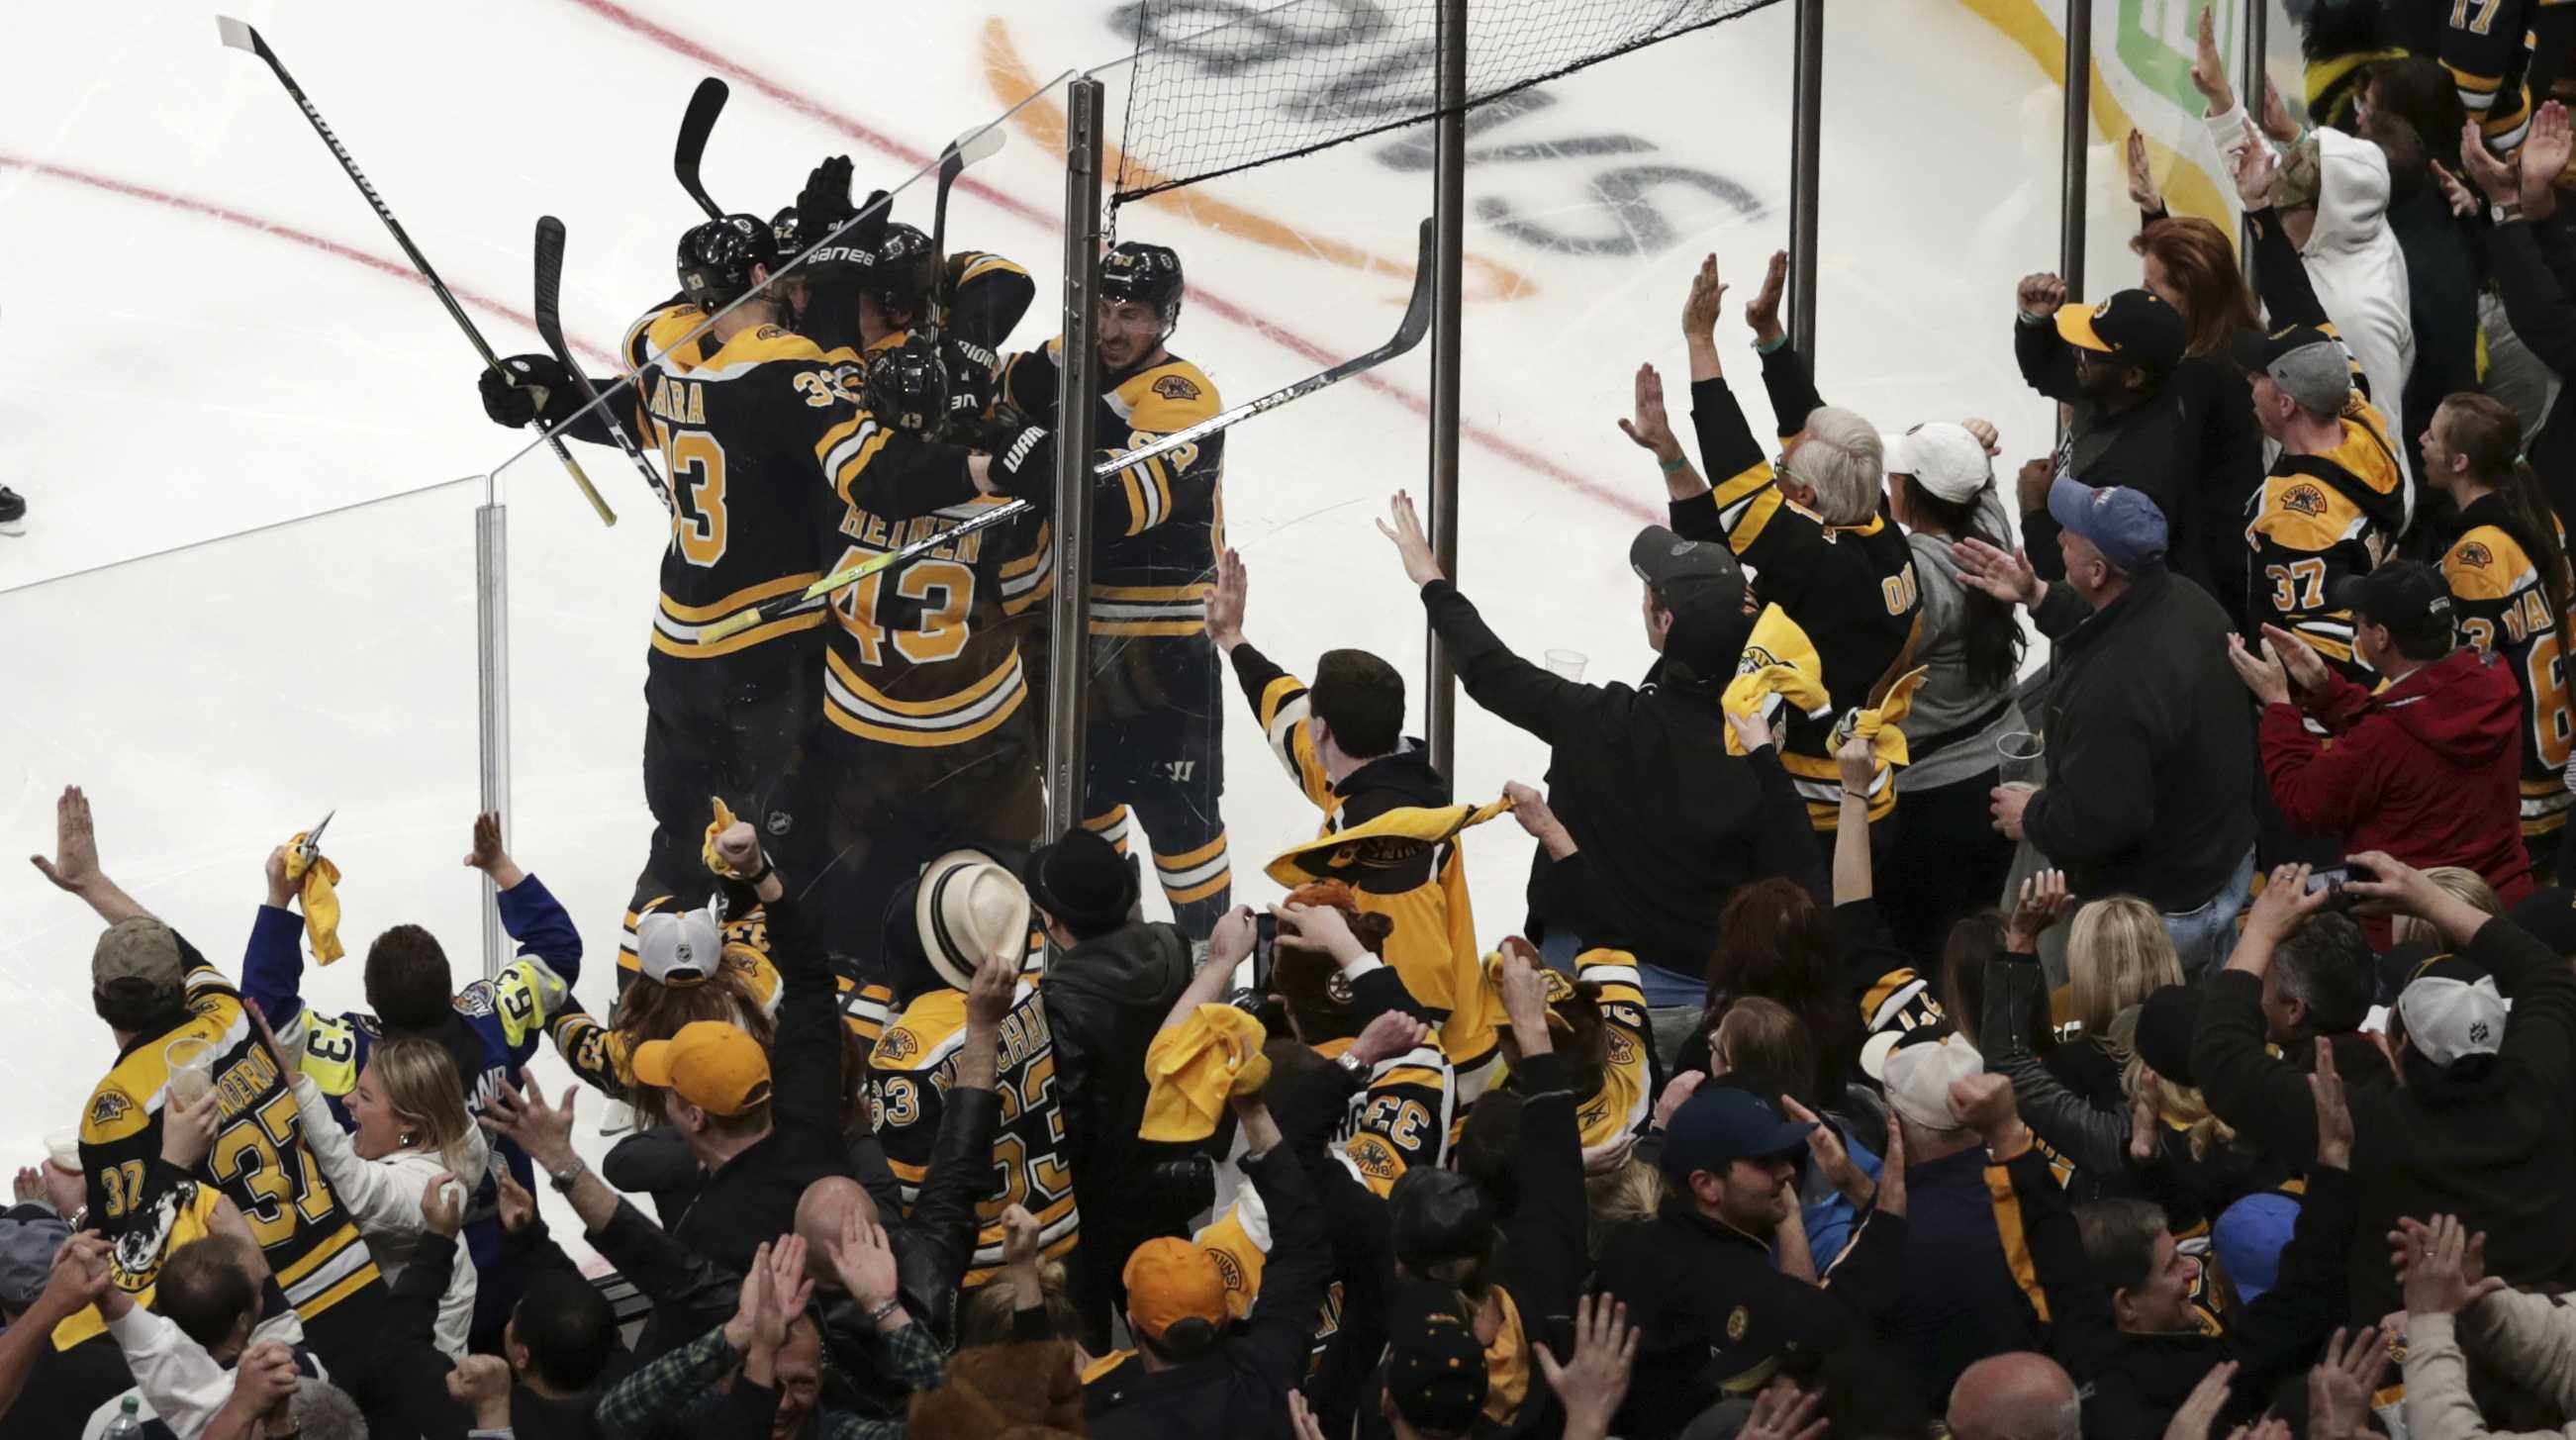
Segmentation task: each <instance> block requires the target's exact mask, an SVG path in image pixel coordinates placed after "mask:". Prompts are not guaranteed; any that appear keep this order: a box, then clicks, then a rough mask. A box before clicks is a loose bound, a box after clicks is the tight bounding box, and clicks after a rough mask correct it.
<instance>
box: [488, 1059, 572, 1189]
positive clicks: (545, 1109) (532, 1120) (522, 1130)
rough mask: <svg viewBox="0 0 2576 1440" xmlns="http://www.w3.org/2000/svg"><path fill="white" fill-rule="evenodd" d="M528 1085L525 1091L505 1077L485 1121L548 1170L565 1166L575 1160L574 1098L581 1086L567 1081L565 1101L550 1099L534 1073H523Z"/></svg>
mask: <svg viewBox="0 0 2576 1440" xmlns="http://www.w3.org/2000/svg"><path fill="white" fill-rule="evenodd" d="M520 1078H522V1079H524V1080H525V1081H527V1085H528V1088H527V1089H526V1091H525V1092H522V1091H521V1090H520V1089H519V1088H518V1087H517V1086H515V1085H512V1084H511V1083H510V1082H508V1081H506V1080H504V1081H502V1082H501V1089H500V1092H499V1093H498V1094H495V1095H494V1096H493V1097H492V1100H491V1103H490V1104H489V1105H487V1106H485V1107H484V1111H483V1115H482V1116H481V1123H482V1126H483V1128H484V1129H486V1130H489V1131H491V1132H492V1133H493V1134H495V1135H502V1136H506V1137H508V1138H509V1139H511V1140H512V1141H515V1142H516V1143H517V1144H518V1147H519V1148H520V1149H522V1150H525V1151H526V1152H528V1158H529V1159H531V1160H534V1161H536V1162H537V1163H538V1164H540V1165H542V1166H544V1167H546V1168H547V1169H548V1170H561V1169H562V1168H564V1167H565V1166H567V1165H569V1164H571V1163H572V1162H573V1159H574V1156H573V1148H572V1102H573V1097H574V1096H575V1095H577V1094H579V1093H580V1091H581V1086H580V1085H579V1084H577V1083H575V1082H573V1081H569V1080H567V1081H565V1082H564V1092H563V1104H561V1105H560V1106H555V1105H548V1104H547V1103H546V1092H545V1091H544V1090H543V1089H542V1088H540V1087H539V1086H538V1084H537V1077H536V1076H534V1075H523V1076H522V1077H520Z"/></svg>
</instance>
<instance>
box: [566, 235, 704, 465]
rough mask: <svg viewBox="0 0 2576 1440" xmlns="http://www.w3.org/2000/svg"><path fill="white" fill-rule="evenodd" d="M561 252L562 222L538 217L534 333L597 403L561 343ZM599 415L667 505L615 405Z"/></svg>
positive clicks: (588, 398) (588, 402)
mask: <svg viewBox="0 0 2576 1440" xmlns="http://www.w3.org/2000/svg"><path fill="white" fill-rule="evenodd" d="M563 252H564V223H563V222H562V221H561V220H558V219H556V218H555V217H553V216H552V215H541V216H539V217H537V304H536V315H537V335H538V338H540V339H542V340H544V341H545V342H546V349H547V350H548V351H550V352H552V354H553V355H554V357H555V362H556V363H557V364H560V365H561V366H563V367H564V369H565V370H567V371H570V372H571V374H572V383H573V384H574V386H575V387H577V388H578V389H579V390H580V391H581V398H582V400H583V402H584V403H585V405H597V404H598V403H599V387H598V386H596V385H593V384H591V383H590V377H589V376H588V375H585V374H583V373H582V370H581V366H580V365H578V364H576V363H574V361H573V358H572V347H571V346H569V345H566V344H565V343H564V335H563V313H562V311H561V309H560V306H559V302H560V301H561V299H562V295H563ZM637 383H639V384H640V383H642V382H641V381H638V382H637ZM599 418H600V420H601V422H602V423H604V424H606V425H607V426H608V433H609V436H610V438H612V439H614V440H615V441H616V442H617V448H618V449H620V450H623V451H625V452H626V458H627V459H629V460H632V461H634V462H635V468H636V469H637V470H638V471H641V472H642V473H643V476H644V483H645V484H647V485H650V486H652V487H653V493H654V495H656V496H657V497H659V498H660V499H661V501H662V503H663V504H664V505H665V506H667V505H669V504H670V503H671V495H670V492H669V491H668V490H667V489H665V488H664V487H663V484H662V472H660V471H659V470H656V469H654V468H653V462H652V461H650V460H647V459H645V458H644V452H643V451H641V450H639V449H637V448H635V441H634V440H633V439H632V438H631V437H629V436H628V435H627V433H626V427H625V426H624V425H621V424H619V423H618V421H617V412H616V408H615V407H614V406H605V405H603V406H600V409H599Z"/></svg>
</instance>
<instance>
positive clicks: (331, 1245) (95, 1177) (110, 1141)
mask: <svg viewBox="0 0 2576 1440" xmlns="http://www.w3.org/2000/svg"><path fill="white" fill-rule="evenodd" d="M180 953H181V955H182V957H183V958H184V960H185V961H186V964H187V966H188V969H187V986H188V992H187V993H188V1009H189V1012H190V1014H189V1019H188V1022H187V1023H186V1024H184V1025H180V1026H178V1027H176V1028H174V1029H171V1030H166V1031H163V1032H162V1033H160V1034H158V1035H154V1036H150V1037H148V1038H146V1039H142V1040H138V1041H136V1042H135V1043H134V1044H132V1045H130V1046H128V1047H127V1048H126V1050H125V1053H124V1054H122V1055H120V1056H118V1057H117V1061H116V1064H115V1066H114V1067H113V1068H111V1069H110V1070H109V1071H108V1072H107V1076H106V1078H105V1079H102V1080H101V1081H99V1082H98V1087H97V1088H96V1089H95V1090H93V1091H91V1092H90V1097H89V1104H88V1105H87V1107H85V1108H84V1109H83V1110H82V1111H81V1129H80V1153H81V1168H82V1169H83V1170H84V1171H85V1172H87V1174H88V1177H89V1216H90V1224H91V1227H92V1228H94V1229H97V1230H100V1231H102V1232H104V1233H105V1234H106V1235H107V1236H108V1238H109V1239H111V1240H113V1241H114V1242H115V1255H114V1260H113V1262H112V1263H111V1265H110V1267H109V1275H110V1279H111V1281H112V1283H114V1284H115V1285H116V1286H117V1287H118V1288H119V1289H122V1290H124V1291H125V1292H126V1293H127V1294H128V1295H131V1296H133V1297H135V1299H136V1301H137V1303H141V1302H142V1301H143V1300H144V1299H145V1298H146V1297H148V1295H149V1293H150V1291H151V1288H152V1285H153V1282H154V1280H155V1279H156V1278H157V1277H158V1276H159V1274H160V1270H161V1262H162V1261H163V1260H164V1259H165V1258H167V1254H168V1248H169V1244H170V1241H171V1239H172V1236H173V1233H174V1230H175V1229H177V1228H178V1227H179V1226H180V1224H181V1222H182V1220H183V1218H184V1217H186V1216H188V1215H189V1214H191V1213H192V1212H195V1211H197V1210H198V1209H199V1206H198V1197H197V1193H196V1192H197V1189H198V1187H200V1186H211V1188H214V1189H217V1190H220V1191H221V1192H222V1193H223V1194H225V1195H227V1196H229V1197H231V1199H232V1202H233V1203H234V1204H235V1205H237V1206H239V1207H241V1212H242V1216H243V1218H244V1219H246V1220H247V1221H249V1223H250V1230H251V1234H252V1236H253V1237H254V1238H256V1239H257V1240H258V1241H259V1245H260V1249H261V1250H263V1251H264V1252H266V1254H267V1257H268V1265H269V1268H270V1269H271V1270H272V1271H274V1272H276V1275H277V1283H278V1285H279V1287H280V1288H282V1289H283V1290H285V1292H286V1298H287V1301H288V1303H290V1304H292V1305H293V1306H294V1307H295V1309H296V1313H297V1314H299V1315H301V1316H302V1317H303V1318H304V1320H305V1321H306V1323H308V1324H309V1323H311V1322H312V1320H313V1319H314V1317H316V1316H318V1315H320V1314H321V1313H322V1312H323V1311H325V1310H328V1309H330V1308H331V1307H332V1306H334V1305H337V1304H339V1303H340V1302H341V1301H343V1300H346V1299H348V1298H349V1297H351V1296H352V1295H356V1294H358V1293H359V1292H361V1291H363V1290H366V1289H367V1288H368V1287H370V1286H376V1285H378V1283H379V1281H378V1276H377V1271H376V1264H375V1261H374V1260H373V1259H372V1258H371V1257H370V1256H369V1255H368V1253H367V1246H366V1242H364V1241H363V1240H361V1239H359V1238H358V1227H357V1224H356V1223H355V1222H354V1221H353V1220H352V1219H351V1218H350V1216H349V1214H348V1212H347V1211H346V1210H344V1209H342V1208H341V1205H340V1201H339V1199H338V1197H336V1196H334V1195H333V1194H332V1193H331V1186H330V1183H329V1182H328V1181H326V1180H325V1179H323V1177H322V1170H321V1167H320V1166H319V1165H318V1164H316V1163H315V1161H314V1159H313V1155H312V1152H310V1151H308V1150H307V1149H305V1147H304V1137H303V1129H302V1126H301V1124H300V1123H299V1120H298V1117H297V1112H296V1108H295V1092H294V1091H293V1090H291V1089H289V1088H288V1085H289V1083H290V1080H291V1078H292V1077H290V1076H288V1075H287V1074H286V1073H285V1072H284V1071H282V1070H281V1069H280V1068H279V1067H278V1064H277V1062H276V1061H275V1060H274V1059H273V1058H272V1057H271V1056H270V1055H269V1053H268V1050H267V1047H265V1046H263V1045H261V1044H260V1042H259V1038H258V1035H257V1032H255V1031H254V1030H253V1029H252V1028H251V1024H250V1021H249V1019H248V1017H247V1016H245V1015H244V1013H243V1011H242V1001H241V993H240V992H239V991H237V990H235V989H234V988H233V987H232V984H231V983H230V982H229V981H227V980H225V979H224V977H223V974H222V973H221V972H220V971H218V970H216V969H215V968H214V967H213V966H211V965H208V964H207V963H206V961H205V957H204V956H202V955H200V954H198V953H197V951H196V950H195V948H194V947H192V946H190V945H188V944H187V942H186V941H184V940H183V941H181V942H180ZM179 1040H202V1041H205V1042H207V1043H208V1044H209V1045H211V1046H213V1047H214V1057H215V1058H214V1088H215V1090H216V1092H217V1093H218V1094H220V1095H221V1096H222V1098H223V1108H222V1111H221V1118H220V1119H218V1120H217V1121H216V1126H215V1139H214V1144H213V1146H212V1147H211V1148H210V1149H209V1150H208V1151H207V1154H206V1158H205V1160H204V1161H203V1162H202V1163H200V1164H199V1165H198V1166H197V1168H196V1169H195V1170H193V1171H185V1170H180V1169H178V1168H177V1167H175V1166H173V1165H171V1164H170V1163H169V1162H168V1161H166V1160H163V1159H162V1158H161V1127H162V1124H163V1119H162V1111H163V1108H164V1107H165V1106H167V1105H169V1104H171V1103H172V1101H171V1099H170V1067H169V1062H168V1060H167V1059H166V1058H165V1056H166V1053H167V1051H168V1050H169V1047H170V1046H171V1045H172V1044H173V1043H174V1042H177V1041H179Z"/></svg>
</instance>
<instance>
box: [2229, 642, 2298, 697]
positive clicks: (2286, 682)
mask: <svg viewBox="0 0 2576 1440" xmlns="http://www.w3.org/2000/svg"><path fill="white" fill-rule="evenodd" d="M2227 664H2228V666H2229V668H2231V669H2233V670H2234V671H2235V672H2236V678H2237V679H2239V680H2242V681H2244V682H2245V688H2246V689H2248V690H2250V691H2252V692H2254V698H2255V699H2256V700H2259V701H2261V702H2262V703H2263V704H2266V705H2287V704H2289V703H2290V675H2289V671H2288V670H2286V669H2284V668H2283V667H2282V664H2281V661H2280V659H2279V658H2278V657H2277V656H2276V655H2274V653H2273V650H2272V642H2271V641H2270V640H2268V639H2266V640H2265V641H2264V642H2263V653H2262V654H2260V655H2257V654H2255V653H2254V652H2253V651H2251V650H2248V649H2246V648H2245V637H2244V636H2242V635H2238V634H2235V633H2233V632H2230V633H2229V635H2228V637H2227Z"/></svg>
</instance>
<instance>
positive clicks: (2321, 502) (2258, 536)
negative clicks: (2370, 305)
mask: <svg viewBox="0 0 2576 1440" xmlns="http://www.w3.org/2000/svg"><path fill="white" fill-rule="evenodd" d="M2276 169H2277V163H2276V162H2275V161H2274V160H2273V158H2272V156H2271V154H2270V152H2269V151H2268V150H2266V149H2265V148H2264V147H2262V146H2259V145H2257V146H2252V147H2249V148H2248V149H2247V150H2246V152H2245V154H2244V156H2243V157H2242V158H2241V159H2240V160H2239V162H2238V169H2237V173H2236V188H2237V193H2238V195H2239V196H2240V197H2242V198H2243V199H2244V202H2245V207H2246V208H2245V218H2246V221H2247V223H2249V224H2250V225H2252V226H2253V227H2254V237H2255V252H2254V254H2255V270H2254V274H2255V277H2256V281H2257V285H2258V287H2259V288H2260V290H2261V291H2262V295H2263V304H2264V308H2265V309H2266V310H2268V311H2269V312H2270V314H2271V325H2272V333H2271V334H2270V335H2269V336H2255V335H2251V334H2249V335H2247V336H2245V337H2243V338H2244V340H2245V341H2246V342H2247V343H2245V344H2244V345H2242V346H2241V347H2240V349H2239V352H2238V355H2237V359H2238V361H2239V362H2240V363H2241V364H2242V365H2243V366H2244V369H2245V371H2246V377H2247V380H2248V382H2249V383H2250V384H2251V385H2252V386H2253V390H2254V418H2255V419H2256V420H2257V421H2258V422H2260V423H2261V425H2262V427H2263V433H2264V434H2265V435H2267V436H2269V437H2270V438H2271V439H2273V440H2275V441H2278V442H2279V444H2280V447H2281V452H2280V456H2279V458H2277V459H2276V460H2274V461H2273V462H2272V470H2271V473H2270V474H2268V475H2266V476H2265V477H2264V479H2263V486H2262V488H2261V489H2260V490H2257V491H2256V492H2254V494H2253V495H2252V496H2251V497H2249V498H2248V500H2247V502H2246V522H2247V523H2246V526H2245V544H2246V548H2247V549H2248V550H2249V551H2250V552H2251V553H2250V554H2249V556H2248V557H2247V562H2246V615H2247V617H2248V619H2249V620H2250V621H2252V622H2253V623H2254V624H2255V625H2257V626H2260V625H2266V624H2270V625H2278V626H2280V627H2281V628H2282V629H2284V630H2287V631H2289V632H2290V633H2291V634H2293V635H2296V636H2298V637H2299V638H2300V639H2301V640H2304V641H2306V642H2307V643H2308V645H2309V647H2310V648H2311V649H2313V650H2315V651H2316V652H2317V653H2318V654H2319V655H2322V656H2324V657H2325V659H2326V663H2327V664H2329V665H2332V666H2333V667H2334V668H2335V669H2336V670H2337V671H2339V672H2341V673H2342V674H2343V675H2344V677H2345V678H2347V679H2349V680H2352V681H2354V682H2355V683H2357V684H2361V685H2364V686H2367V685H2370V684H2372V683H2374V677H2373V676H2372V675H2371V672H2370V667H2369V666H2368V665H2367V664H2365V663H2364V662H2363V661H2362V659H2361V657H2360V656H2359V655H2357V654H2355V653H2354V650H2353V643H2352V612H2351V611H2349V610H2342V609H2336V608H2334V607H2333V605H2332V604H2331V603H2330V602H2329V601H2328V598H2327V596H2328V594H2329V592H2330V591H2331V590H2332V589H2333V588H2334V584H2335V582H2336V581H2338V580H2342V579H2344V578H2346V577H2348V576H2353V575H2362V574H2367V573H2369V572H2370V571H2371V570H2374V569H2376V568H2378V565H2379V562H2380V561H2382V560H2384V559H2387V558H2388V556H2389V555H2390V554H2391V553H2392V552H2393V551H2394V550H2395V549H2396V547H2397V539H2398V537H2399V536H2400V535H2401V534H2403V533H2404V532H2405V530H2406V527H2407V525H2408V523H2409V522H2410V521H2411V520H2412V518H2413V516H2412V513H2411V506H2412V503H2413V498H2412V492H2411V491H2410V490H2409V488H2408V486H2407V481H2406V474H2405V471H2404V469H2403V468H2402V467H2401V466H2400V465H2399V464H2398V460H2397V449H2396V445H2395V443H2394V442H2393V441H2392V440H2391V439H2390V437H2389V433H2388V419H2387V417H2386V416H2385V415H2384V414H2383V413H2381V411H2380V409H2379V407H2378V406H2377V405H2375V404H2374V403H2372V400H2371V393H2370V376H2369V374H2368V372H2366V371H2364V370H2363V369H2362V368H2361V366H2360V365H2359V364H2358V363H2357V362H2356V361H2354V360H2353V358H2352V356H2351V353H2350V352H2349V351H2348V350H2346V348H2345V347H2344V345H2343V343H2342V341H2341V339H2340V338H2339V337H2338V335H2337V333H2336V331H2335V327H2334V323H2333V322H2332V321H2330V320H2328V319H2327V318H2326V312H2325V307H2324V306H2323V305H2322V304H2320V303H2319V302H2318V300H2317V294H2316V290H2315V288H2314V287H2313V286H2311V285H2310V284H2309V282H2308V272H2307V266H2306V262H2305V261H2303V260H2301V259H2300V257H2299V251H2298V248H2297V247H2296V246H2294V245H2293V244H2292V243H2291V242H2290V238H2289V236H2288V234H2287V233H2286V232H2285V231H2284V230H2283V228H2282V223H2281V215H2280V212H2279V211H2278V210H2275V209H2274V208H2272V205H2271V201H2270V196H2271V190H2272V179H2273V175H2274V172H2275V170H2276Z"/></svg>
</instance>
